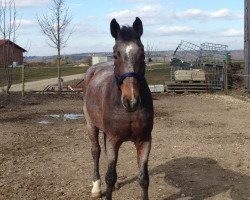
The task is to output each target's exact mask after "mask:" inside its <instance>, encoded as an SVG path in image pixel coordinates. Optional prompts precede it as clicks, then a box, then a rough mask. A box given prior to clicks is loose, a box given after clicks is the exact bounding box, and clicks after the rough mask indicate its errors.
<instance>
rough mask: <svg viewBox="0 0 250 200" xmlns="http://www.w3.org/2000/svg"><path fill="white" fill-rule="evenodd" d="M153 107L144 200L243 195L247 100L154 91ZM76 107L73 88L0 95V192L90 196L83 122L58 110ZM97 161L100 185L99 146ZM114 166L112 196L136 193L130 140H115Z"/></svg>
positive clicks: (242, 198) (248, 187)
mask: <svg viewBox="0 0 250 200" xmlns="http://www.w3.org/2000/svg"><path fill="white" fill-rule="evenodd" d="M154 107H155V123H154V129H153V144H152V151H151V154H150V160H149V172H150V189H149V196H150V199H156V200H159V199H160V200H177V199H178V200H188V199H193V200H202V199H208V200H230V199H232V200H246V199H247V200H249V199H250V101H249V100H246V99H239V98H234V97H232V96H225V95H221V94H200V95H198V94H185V95H170V94H168V95H166V94H161V95H154ZM81 113H82V99H81V95H74V96H72V95H64V96H55V95H43V96H41V95H34V94H33V95H31V94H29V95H27V96H25V97H20V96H19V95H13V94H12V95H9V96H5V95H3V94H1V95H0V199H8V200H9V199H11V200H15V199H18V200H19V199H25V200H30V199H43V200H44V199H46V200H48V199H90V190H91V184H92V159H91V154H90V143H89V140H88V137H87V134H86V125H85V121H84V118H80V119H66V118H64V117H63V115H64V114H81ZM49 115H53V116H49ZM102 139H103V138H102V136H101V137H100V141H101V145H102V146H103V140H102ZM100 165H101V167H100V168H101V175H102V187H103V191H105V184H104V175H105V171H106V156H105V153H104V151H102V155H101V161H100ZM117 171H118V185H117V189H116V190H115V191H114V193H113V197H114V199H118V200H123V199H124V200H127V199H140V198H139V197H140V187H139V185H138V183H137V180H136V176H137V164H136V152H135V148H134V146H133V144H132V143H124V144H123V146H122V147H121V149H120V152H119V160H118V168H117Z"/></svg>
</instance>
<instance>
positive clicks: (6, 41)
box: [0, 40, 26, 52]
mask: <svg viewBox="0 0 250 200" xmlns="http://www.w3.org/2000/svg"><path fill="white" fill-rule="evenodd" d="M8 42H9V43H10V44H13V45H15V47H16V48H18V49H21V50H22V51H23V52H26V50H25V49H24V48H22V47H20V46H18V45H17V44H15V43H14V42H12V41H10V40H0V46H2V45H4V44H6V43H8Z"/></svg>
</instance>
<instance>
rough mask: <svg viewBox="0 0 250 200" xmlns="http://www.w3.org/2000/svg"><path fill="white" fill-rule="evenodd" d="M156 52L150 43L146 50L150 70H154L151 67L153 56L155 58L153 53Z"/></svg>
mask: <svg viewBox="0 0 250 200" xmlns="http://www.w3.org/2000/svg"><path fill="white" fill-rule="evenodd" d="M154 51H156V48H155V46H154V45H153V44H151V43H150V42H147V48H146V59H147V60H146V63H147V65H149V70H150V71H151V70H152V67H151V62H152V61H153V60H152V56H153V52H154Z"/></svg>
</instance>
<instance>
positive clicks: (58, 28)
mask: <svg viewBox="0 0 250 200" xmlns="http://www.w3.org/2000/svg"><path fill="white" fill-rule="evenodd" d="M49 10H50V12H49V13H47V14H43V15H42V16H40V17H39V16H38V17H37V21H38V24H39V26H40V28H41V31H42V33H43V34H44V35H45V36H46V37H47V38H48V41H47V43H48V45H49V46H50V47H52V48H55V49H56V50H57V68H58V92H59V93H60V92H61V90H62V88H61V71H60V65H61V50H62V49H63V48H64V47H66V45H67V42H68V40H69V38H70V36H71V35H72V33H73V29H72V30H68V29H69V25H70V23H71V21H72V14H70V12H69V8H68V7H67V6H66V5H65V0H52V5H51V7H50V8H49Z"/></svg>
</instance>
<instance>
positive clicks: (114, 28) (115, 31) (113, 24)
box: [110, 19, 121, 39]
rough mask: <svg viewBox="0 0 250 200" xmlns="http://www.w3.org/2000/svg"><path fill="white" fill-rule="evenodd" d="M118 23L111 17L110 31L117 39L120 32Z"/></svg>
mask: <svg viewBox="0 0 250 200" xmlns="http://www.w3.org/2000/svg"><path fill="white" fill-rule="evenodd" d="M120 30H121V29H120V25H119V24H118V23H117V21H116V20H115V19H112V21H111V22H110V33H111V35H112V36H113V38H115V39H117V38H118V36H119V34H120Z"/></svg>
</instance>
